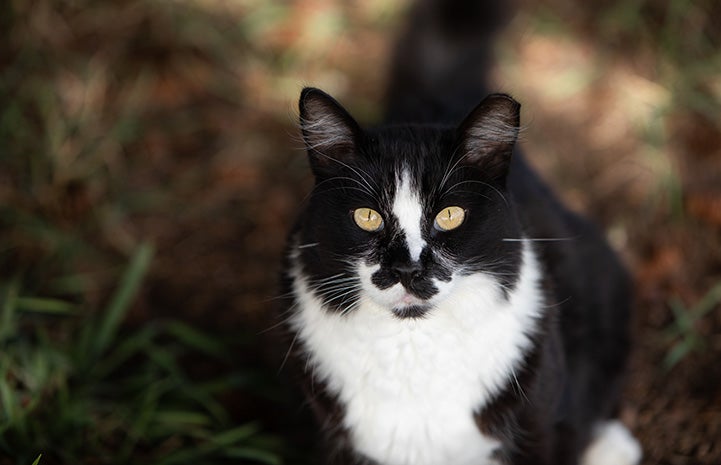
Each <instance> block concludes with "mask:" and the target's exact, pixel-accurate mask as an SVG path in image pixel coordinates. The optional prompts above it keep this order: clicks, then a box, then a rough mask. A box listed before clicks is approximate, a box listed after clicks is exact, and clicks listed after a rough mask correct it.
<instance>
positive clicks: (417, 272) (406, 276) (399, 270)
mask: <svg viewBox="0 0 721 465" xmlns="http://www.w3.org/2000/svg"><path fill="white" fill-rule="evenodd" d="M391 271H392V272H393V274H394V275H395V276H396V277H397V278H398V279H399V280H400V281H401V283H402V284H403V285H404V286H409V285H410V284H411V283H412V282H413V280H414V279H416V278H419V277H420V276H421V273H422V271H423V265H421V263H420V262H419V261H411V262H397V263H394V264H393V265H391Z"/></svg>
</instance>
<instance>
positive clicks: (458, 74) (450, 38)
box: [385, 0, 512, 123]
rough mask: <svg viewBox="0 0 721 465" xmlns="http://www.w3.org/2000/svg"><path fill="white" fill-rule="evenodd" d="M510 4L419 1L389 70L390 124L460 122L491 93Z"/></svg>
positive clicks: (494, 0) (467, 0)
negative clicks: (495, 58) (491, 73)
mask: <svg viewBox="0 0 721 465" xmlns="http://www.w3.org/2000/svg"><path fill="white" fill-rule="evenodd" d="M511 3H512V2H510V1H508V0H418V1H417V2H416V4H415V5H414V6H413V8H412V10H411V14H410V17H409V23H408V26H407V29H406V31H405V32H404V33H403V35H402V36H401V37H400V40H399V41H398V45H397V47H396V50H395V55H394V57H393V61H392V65H391V70H390V71H391V75H390V81H389V84H388V89H387V94H386V102H387V103H386V105H387V106H386V113H385V122H387V123H408V122H416V123H458V122H459V121H460V120H461V119H462V118H463V117H464V116H466V114H467V112H468V111H470V109H471V108H473V107H474V106H475V105H476V104H477V103H478V102H480V101H481V100H482V99H483V97H485V96H486V95H487V94H488V93H489V92H488V90H489V89H488V71H489V68H490V66H491V64H492V61H493V60H492V56H493V42H494V38H495V36H496V33H497V32H498V31H499V30H500V29H501V28H502V27H503V26H504V25H505V23H506V22H507V20H508V18H509V16H510V12H511V9H512V8H511V7H509V6H508V5H509V4H511Z"/></svg>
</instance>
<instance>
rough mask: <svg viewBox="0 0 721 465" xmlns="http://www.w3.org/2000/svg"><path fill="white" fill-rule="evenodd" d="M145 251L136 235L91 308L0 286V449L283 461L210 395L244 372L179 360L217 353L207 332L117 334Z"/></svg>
mask: <svg viewBox="0 0 721 465" xmlns="http://www.w3.org/2000/svg"><path fill="white" fill-rule="evenodd" d="M151 257H152V248H151V247H150V246H148V245H146V244H143V245H141V246H140V247H139V248H138V250H137V251H136V252H135V253H134V254H133V256H132V257H131V261H130V263H129V264H128V267H127V269H126V270H125V271H124V273H123V275H122V276H121V277H120V280H119V285H118V288H117V290H116V292H115V293H114V294H113V295H112V296H111V299H110V301H109V303H108V305H107V308H105V309H104V310H105V311H104V312H103V313H102V314H101V315H98V316H97V317H95V318H91V319H87V318H84V319H78V317H79V316H81V315H78V310H77V309H74V308H72V307H70V306H69V305H68V304H67V303H65V302H63V301H57V300H48V299H38V298H23V297H21V296H20V295H19V293H18V291H19V285H18V281H17V280H14V281H11V282H9V283H7V284H5V285H4V286H3V287H2V289H1V291H2V293H1V295H0V299H1V300H0V304H1V305H2V331H1V332H0V347H1V348H2V350H0V407H2V408H1V409H0V411H2V415H0V451H2V452H3V453H4V454H7V456H9V457H12V458H14V459H15V460H16V463H29V462H30V460H31V459H32V457H36V456H37V454H38V452H42V454H43V455H44V457H45V459H43V463H53V461H52V460H53V459H55V460H58V461H59V462H61V463H85V462H86V461H88V460H90V461H92V462H93V463H118V464H120V463H129V462H131V461H134V460H142V461H144V462H150V463H158V464H175V463H197V461H198V460H203V461H204V463H213V462H214V461H217V460H220V459H223V458H225V459H243V460H245V461H246V462H248V463H251V462H252V463H266V464H278V463H281V458H280V456H279V455H278V451H280V450H281V444H280V442H279V441H278V440H277V439H276V438H273V437H270V436H267V435H263V434H261V433H260V428H259V425H257V424H254V423H248V424H244V425H240V426H233V425H232V423H231V419H230V417H229V415H228V413H227V412H226V411H225V408H224V406H223V405H222V404H221V403H220V402H219V401H218V399H217V397H216V396H217V394H218V393H219V392H224V391H229V390H232V389H237V388H239V387H241V386H242V385H243V384H247V383H248V382H250V381H252V380H251V379H250V378H248V379H242V378H241V377H239V376H235V377H233V376H223V377H221V378H219V379H211V380H207V381H204V382H202V383H198V382H193V381H192V380H191V379H190V378H189V376H188V374H187V373H186V371H185V370H184V369H183V365H182V361H183V360H184V359H185V358H187V357H188V356H190V355H195V356H196V357H197V356H199V355H202V356H203V357H211V358H213V359H222V358H223V357H224V356H226V352H225V348H224V347H223V345H222V344H220V343H219V342H218V341H217V340H216V339H214V338H211V337H209V336H207V335H205V334H203V333H201V332H198V331H197V330H195V329H193V328H191V327H189V326H187V325H185V324H183V323H180V322H164V323H159V322H156V323H151V324H147V325H145V326H144V327H143V328H142V329H140V330H136V331H131V332H128V333H126V334H123V335H122V337H121V336H120V335H119V333H118V330H119V325H120V323H121V322H122V319H123V316H124V314H125V312H126V311H127V309H128V306H129V304H130V302H131V301H132V299H133V298H134V296H135V294H136V293H137V290H138V287H139V285H140V283H141V281H142V279H143V276H144V274H145V273H146V271H147V269H148V267H149V265H150V261H151ZM59 329H60V330H62V331H63V332H64V333H65V334H62V337H60V338H58V337H53V336H54V335H53V333H54V332H56V331H58V330H59ZM246 376H247V375H246Z"/></svg>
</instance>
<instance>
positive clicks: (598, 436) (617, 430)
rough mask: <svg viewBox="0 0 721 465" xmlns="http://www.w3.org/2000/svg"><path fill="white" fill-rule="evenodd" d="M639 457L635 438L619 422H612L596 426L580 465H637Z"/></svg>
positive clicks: (640, 453) (639, 452) (639, 453)
mask: <svg viewBox="0 0 721 465" xmlns="http://www.w3.org/2000/svg"><path fill="white" fill-rule="evenodd" d="M641 455H642V452H641V446H640V445H639V443H638V441H637V440H636V438H634V437H633V435H631V432H630V431H628V429H627V428H626V427H625V426H624V425H623V424H622V423H621V422H620V421H618V420H613V421H607V422H604V423H600V424H598V425H596V427H595V429H594V432H593V439H592V441H591V444H590V445H589V446H588V448H586V450H585V452H584V453H583V458H582V459H581V465H637V464H638V463H639V462H640V461H641Z"/></svg>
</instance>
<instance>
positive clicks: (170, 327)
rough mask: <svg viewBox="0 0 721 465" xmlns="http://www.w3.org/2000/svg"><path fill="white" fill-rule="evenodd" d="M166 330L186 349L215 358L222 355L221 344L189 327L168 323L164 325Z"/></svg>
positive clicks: (177, 322)
mask: <svg viewBox="0 0 721 465" xmlns="http://www.w3.org/2000/svg"><path fill="white" fill-rule="evenodd" d="M166 330H167V331H168V333H169V334H171V335H172V336H174V337H175V338H176V339H177V340H178V341H179V342H181V343H182V344H183V345H185V346H187V347H190V348H193V349H196V350H198V351H200V352H203V353H205V354H208V355H212V356H215V357H219V356H221V355H223V354H224V347H223V344H221V343H220V342H219V341H218V340H217V339H214V338H212V337H210V336H208V335H206V334H203V333H202V332H200V331H198V330H197V329H195V328H193V327H191V326H190V325H187V324H185V323H182V322H180V321H170V322H168V323H167V324H166Z"/></svg>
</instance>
